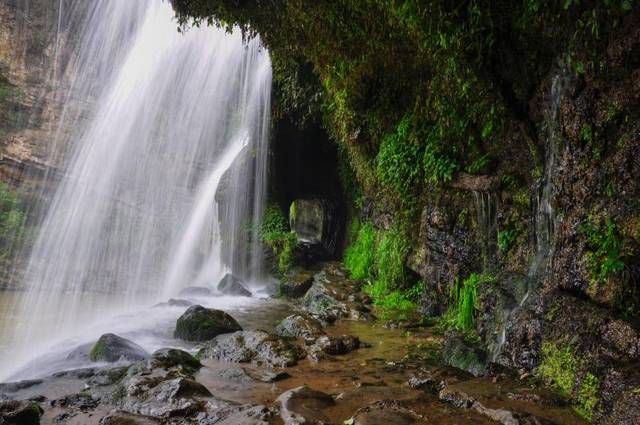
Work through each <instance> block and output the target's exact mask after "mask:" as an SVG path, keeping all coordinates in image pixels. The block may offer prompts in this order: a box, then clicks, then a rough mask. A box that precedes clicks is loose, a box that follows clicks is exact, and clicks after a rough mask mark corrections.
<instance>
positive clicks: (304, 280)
mask: <svg viewBox="0 0 640 425" xmlns="http://www.w3.org/2000/svg"><path fill="white" fill-rule="evenodd" d="M311 285H313V273H311V272H308V271H302V272H294V273H289V274H287V275H286V276H285V277H284V279H283V280H282V282H281V283H280V294H281V295H283V296H285V297H287V298H301V297H304V295H305V294H306V293H307V291H308V290H309V288H311Z"/></svg>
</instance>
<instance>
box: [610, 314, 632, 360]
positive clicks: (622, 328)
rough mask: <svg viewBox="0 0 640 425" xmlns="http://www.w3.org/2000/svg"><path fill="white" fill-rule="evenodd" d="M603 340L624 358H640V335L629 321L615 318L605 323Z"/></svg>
mask: <svg viewBox="0 0 640 425" xmlns="http://www.w3.org/2000/svg"><path fill="white" fill-rule="evenodd" d="M602 340H603V342H604V343H605V344H607V345H608V346H609V347H610V348H611V349H613V350H614V351H615V352H616V354H618V355H619V356H621V357H623V358H625V357H626V358H627V359H632V360H637V359H639V358H640V336H639V335H638V332H636V330H635V329H634V328H633V327H631V325H630V324H629V323H627V322H624V321H622V320H614V321H612V322H609V323H607V324H606V325H604V326H603V327H602Z"/></svg>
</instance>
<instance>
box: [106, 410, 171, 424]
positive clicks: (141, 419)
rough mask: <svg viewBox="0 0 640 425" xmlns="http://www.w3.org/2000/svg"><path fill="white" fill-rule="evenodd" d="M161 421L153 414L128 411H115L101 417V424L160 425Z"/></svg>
mask: <svg viewBox="0 0 640 425" xmlns="http://www.w3.org/2000/svg"><path fill="white" fill-rule="evenodd" d="M158 424H160V421H159V420H158V419H156V418H153V417H151V416H142V415H133V414H131V413H127V412H113V413H110V414H108V415H107V416H105V417H103V418H102V419H100V424H99V425H158Z"/></svg>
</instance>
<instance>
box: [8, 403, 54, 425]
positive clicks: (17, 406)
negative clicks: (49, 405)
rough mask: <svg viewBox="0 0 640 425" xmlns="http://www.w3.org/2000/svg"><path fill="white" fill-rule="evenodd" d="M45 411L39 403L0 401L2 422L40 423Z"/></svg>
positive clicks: (20, 424)
mask: <svg viewBox="0 0 640 425" xmlns="http://www.w3.org/2000/svg"><path fill="white" fill-rule="evenodd" d="M43 413H44V412H43V411H42V408H41V407H40V406H39V405H38V404H37V403H32V402H29V401H15V400H11V401H5V402H2V403H0V424H7V425H38V424H40V416H42V414H43Z"/></svg>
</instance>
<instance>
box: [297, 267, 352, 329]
mask: <svg viewBox="0 0 640 425" xmlns="http://www.w3.org/2000/svg"><path fill="white" fill-rule="evenodd" d="M339 298H340V294H339V293H337V292H336V291H335V290H334V289H333V288H331V287H329V286H328V285H327V284H326V277H325V273H324V272H320V273H318V274H317V275H316V276H315V277H314V281H313V285H311V288H310V289H309V291H307V293H306V295H305V296H304V298H303V300H302V303H303V305H304V306H305V308H306V309H307V311H308V312H309V313H311V314H312V315H314V316H316V317H318V318H319V319H321V320H323V321H326V322H329V323H333V322H335V321H336V320H337V319H339V318H343V317H347V316H349V313H350V310H349V308H348V307H347V305H346V304H345V303H344V302H343V301H342V300H340V299H339Z"/></svg>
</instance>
